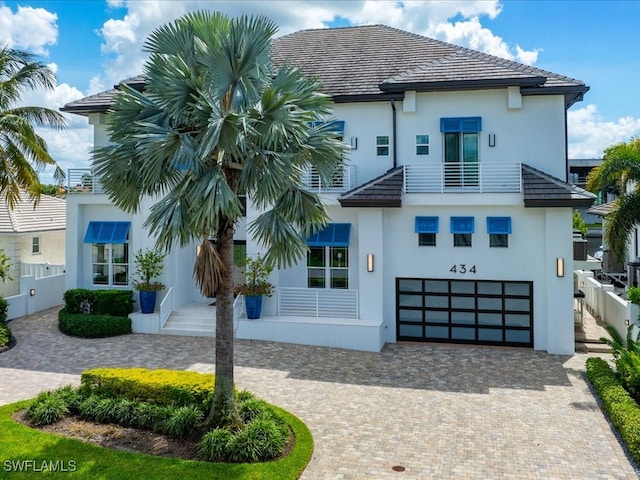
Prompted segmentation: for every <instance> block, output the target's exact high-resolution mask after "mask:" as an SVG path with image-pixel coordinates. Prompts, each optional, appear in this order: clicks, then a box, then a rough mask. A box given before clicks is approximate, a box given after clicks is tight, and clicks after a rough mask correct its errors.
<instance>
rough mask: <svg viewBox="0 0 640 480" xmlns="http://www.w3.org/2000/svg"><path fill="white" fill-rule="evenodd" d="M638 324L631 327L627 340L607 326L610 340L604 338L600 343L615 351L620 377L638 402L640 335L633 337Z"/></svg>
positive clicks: (639, 390) (639, 386)
mask: <svg viewBox="0 0 640 480" xmlns="http://www.w3.org/2000/svg"><path fill="white" fill-rule="evenodd" d="M635 325H636V324H631V325H629V328H628V329H627V338H626V339H623V338H622V336H621V335H620V334H619V333H618V331H617V330H616V329H615V327H613V326H611V325H605V327H604V328H605V329H606V331H607V333H609V336H610V337H611V339H609V338H605V337H602V338H601V339H600V341H602V342H604V343H606V344H607V345H609V346H610V347H611V348H612V349H613V358H614V359H615V363H616V369H617V371H618V377H619V378H620V380H621V382H622V385H623V386H624V388H625V389H626V390H627V391H628V392H629V393H630V394H631V396H632V397H633V398H634V399H635V400H636V401H639V400H640V333H638V335H636V337H635V338H634V337H633V329H634V328H635Z"/></svg>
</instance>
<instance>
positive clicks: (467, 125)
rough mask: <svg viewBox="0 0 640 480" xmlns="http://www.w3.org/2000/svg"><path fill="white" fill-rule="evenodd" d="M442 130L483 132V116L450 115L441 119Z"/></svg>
mask: <svg viewBox="0 0 640 480" xmlns="http://www.w3.org/2000/svg"><path fill="white" fill-rule="evenodd" d="M440 131H441V132H481V131H482V117H448V118H441V119H440Z"/></svg>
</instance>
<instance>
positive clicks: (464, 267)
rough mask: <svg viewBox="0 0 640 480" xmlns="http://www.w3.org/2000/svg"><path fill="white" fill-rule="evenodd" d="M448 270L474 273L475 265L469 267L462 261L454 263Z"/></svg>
mask: <svg viewBox="0 0 640 480" xmlns="http://www.w3.org/2000/svg"><path fill="white" fill-rule="evenodd" d="M449 271H450V272H453V273H476V266H475V265H472V266H471V267H467V265H466V264H464V263H459V264H454V265H453V267H451V268H450V269H449Z"/></svg>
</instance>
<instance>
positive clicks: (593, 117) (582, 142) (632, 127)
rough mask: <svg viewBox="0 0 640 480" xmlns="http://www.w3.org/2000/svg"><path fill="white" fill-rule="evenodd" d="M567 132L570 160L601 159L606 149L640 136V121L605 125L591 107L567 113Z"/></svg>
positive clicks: (630, 118)
mask: <svg viewBox="0 0 640 480" xmlns="http://www.w3.org/2000/svg"><path fill="white" fill-rule="evenodd" d="M567 130H568V136H569V139H568V143H569V158H602V154H603V151H604V149H605V148H607V147H610V146H611V145H615V144H616V143H620V142H628V141H629V140H630V139H631V138H632V137H634V136H637V135H640V119H638V118H633V117H631V116H626V117H621V118H619V119H618V120H616V121H615V122H612V121H605V120H604V119H603V118H602V117H601V116H599V115H598V108H597V106H596V105H593V104H590V105H587V106H585V107H583V108H579V109H576V110H570V111H569V112H568V116H567Z"/></svg>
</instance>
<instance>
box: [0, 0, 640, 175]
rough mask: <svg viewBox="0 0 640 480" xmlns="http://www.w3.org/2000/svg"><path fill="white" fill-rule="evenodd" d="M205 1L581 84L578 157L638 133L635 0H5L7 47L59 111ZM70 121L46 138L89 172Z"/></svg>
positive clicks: (129, 64) (0, 38) (84, 129)
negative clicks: (46, 75)
mask: <svg viewBox="0 0 640 480" xmlns="http://www.w3.org/2000/svg"><path fill="white" fill-rule="evenodd" d="M203 8H208V9H212V10H221V11H223V12H225V13H227V14H229V15H237V14H240V13H250V14H264V15H267V16H269V17H270V18H272V19H273V20H274V21H275V22H276V23H277V24H278V25H279V26H280V31H281V33H283V34H285V33H290V32H292V31H296V30H300V29H304V28H322V27H331V26H336V25H339V26H344V25H360V24H374V23H384V24H387V25H390V26H394V27H397V28H401V29H404V30H407V31H411V32H414V33H418V34H422V35H427V36H431V37H434V38H438V39H440V40H444V41H449V42H451V43H456V44H460V45H464V46H467V47H470V48H474V49H477V50H481V51H484V52H487V53H491V54H494V55H498V56H502V57H507V58H510V59H513V60H515V61H520V62H522V63H527V64H532V65H534V66H536V67H538V68H543V69H546V70H551V71H553V72H556V73H560V74H563V75H567V76H569V77H573V78H578V79H580V80H583V81H584V82H586V84H587V85H589V86H590V87H591V90H590V91H589V92H588V93H587V94H586V96H585V100H584V101H583V102H580V103H578V104H577V105H575V106H574V107H573V108H572V109H571V110H570V113H569V128H568V129H569V156H570V157H571V158H592V157H600V156H601V155H602V150H603V149H604V148H606V147H607V146H609V145H612V144H614V143H617V142H620V141H627V140H629V139H630V138H631V137H632V136H636V135H639V134H640V88H638V85H640V62H639V61H638V60H637V48H638V45H640V29H638V28H637V21H638V19H640V1H636V0H632V1H629V0H626V1H617V0H604V1H579V0H502V1H499V0H481V1H471V0H458V1H456V0H446V1H440V2H436V1H417V0H408V1H404V2H397V1H372V0H369V1H364V0H363V1H355V0H354V1H345V0H335V1H313V0H311V1H306V2H297V1H277V0H273V1H260V0H258V1H212V0H209V1H202V0H185V1H180V2H176V1H169V0H155V1H152V0H136V1H131V0H91V1H81V0H66V1H55V0H46V1H35V0H20V1H8V0H4V1H3V0H0V44H3V45H8V46H10V47H13V48H21V49H25V50H28V51H31V52H34V53H37V54H39V55H41V60H42V61H44V62H45V63H48V64H51V65H52V66H53V67H54V68H55V69H56V72H57V76H58V83H59V86H58V88H57V89H56V91H55V92H48V93H44V92H39V93H35V94H33V95H31V96H30V97H29V98H27V99H26V100H27V101H28V102H29V103H36V102H37V104H41V105H42V104H44V105H47V106H49V107H51V108H59V107H60V106H62V105H64V104H65V103H67V102H69V101H71V100H74V99H76V98H80V97H82V96H86V95H89V94H92V93H97V92H99V91H102V90H106V89H108V88H111V87H112V85H114V84H115V83H117V82H118V81H119V80H121V79H123V78H126V77H128V76H132V75H135V74H137V73H139V72H140V71H141V66H142V63H143V61H144V54H143V53H142V51H141V46H142V43H143V42H144V39H145V38H146V36H147V35H148V34H149V33H150V32H151V31H152V30H153V29H154V28H156V27H158V26H159V25H161V24H163V23H165V22H167V21H171V20H173V19H174V18H176V17H177V16H179V15H181V14H183V13H186V12H187V11H191V10H196V9H203ZM70 121H71V125H70V128H69V130H68V131H67V132H65V133H64V134H62V135H60V134H58V135H53V134H51V133H50V132H47V133H43V136H45V138H47V141H48V142H49V146H50V150H51V152H52V154H53V155H54V157H55V158H56V159H57V160H58V161H59V163H60V164H61V165H62V166H63V168H65V169H67V168H73V167H78V168H81V167H86V166H88V160H87V159H88V152H89V149H90V147H91V143H92V137H91V128H90V127H89V126H88V125H87V122H86V119H84V118H83V117H77V116H75V117H74V116H70ZM42 178H43V180H44V181H47V179H48V172H44V173H43V176H42Z"/></svg>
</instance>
